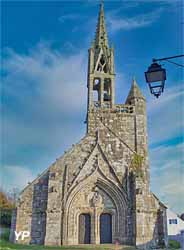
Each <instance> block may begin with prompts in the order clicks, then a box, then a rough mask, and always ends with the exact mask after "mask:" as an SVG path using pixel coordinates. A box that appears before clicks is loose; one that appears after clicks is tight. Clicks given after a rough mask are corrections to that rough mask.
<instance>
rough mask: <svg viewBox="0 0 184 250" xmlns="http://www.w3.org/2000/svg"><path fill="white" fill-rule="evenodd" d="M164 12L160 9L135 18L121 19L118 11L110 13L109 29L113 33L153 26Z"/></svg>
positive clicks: (108, 19)
mask: <svg viewBox="0 0 184 250" xmlns="http://www.w3.org/2000/svg"><path fill="white" fill-rule="evenodd" d="M162 11H163V9H162V8H159V9H156V10H154V11H152V12H149V13H144V14H141V15H137V16H133V17H119V16H118V15H117V13H116V12H117V11H116V12H111V13H109V15H108V18H107V22H108V25H109V29H110V31H112V32H116V31H119V30H131V29H136V28H141V27H145V26H149V25H151V24H152V23H154V22H155V21H156V20H157V19H158V18H159V17H160V15H161V13H162Z"/></svg>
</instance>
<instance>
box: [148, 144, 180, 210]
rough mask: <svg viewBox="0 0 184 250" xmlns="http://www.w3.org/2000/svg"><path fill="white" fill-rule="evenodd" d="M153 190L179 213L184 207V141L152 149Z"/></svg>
mask: <svg viewBox="0 0 184 250" xmlns="http://www.w3.org/2000/svg"><path fill="white" fill-rule="evenodd" d="M150 162H151V164H150V167H151V184H152V185H151V186H152V191H153V192H154V193H155V194H156V195H158V196H159V197H160V198H161V200H162V201H163V202H164V203H165V204H166V205H168V207H170V208H172V209H173V210H175V211H176V212H178V213H182V211H183V209H184V200H183V199H181V197H182V196H183V192H184V143H180V144H177V145H174V144H173V145H167V146H166V145H165V146H164V145H163V146H158V147H157V148H154V149H152V150H151V151H150Z"/></svg>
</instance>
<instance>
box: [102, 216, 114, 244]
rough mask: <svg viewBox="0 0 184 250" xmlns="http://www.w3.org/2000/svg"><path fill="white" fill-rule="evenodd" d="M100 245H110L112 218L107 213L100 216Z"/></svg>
mask: <svg viewBox="0 0 184 250" xmlns="http://www.w3.org/2000/svg"><path fill="white" fill-rule="evenodd" d="M100 243H101V244H104V243H112V216H111V214H108V213H103V214H101V215H100Z"/></svg>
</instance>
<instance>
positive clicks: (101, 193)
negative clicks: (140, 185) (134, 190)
mask: <svg viewBox="0 0 184 250" xmlns="http://www.w3.org/2000/svg"><path fill="white" fill-rule="evenodd" d="M82 213H83V214H84V213H85V214H90V215H91V243H92V244H100V215H101V214H102V213H109V214H111V215H112V242H115V240H116V239H118V240H119V242H121V243H126V239H127V235H126V234H127V232H126V218H127V201H126V198H125V195H124V193H123V190H121V189H120V188H119V187H117V186H116V185H115V184H114V183H111V182H109V181H107V180H103V179H101V178H97V179H95V180H94V179H93V178H92V176H90V177H88V178H87V179H86V180H84V181H83V182H82V183H80V184H79V185H78V186H76V187H75V188H74V190H73V191H72V192H71V193H70V194H69V196H68V199H67V202H66V205H65V213H64V221H63V235H62V236H63V244H67V245H72V244H79V241H78V239H79V234H78V227H79V216H80V214H82Z"/></svg>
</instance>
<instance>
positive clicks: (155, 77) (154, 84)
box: [145, 55, 184, 98]
mask: <svg viewBox="0 0 184 250" xmlns="http://www.w3.org/2000/svg"><path fill="white" fill-rule="evenodd" d="M183 56H184V55H178V56H172V57H165V58H160V59H153V63H152V64H151V65H150V66H149V67H148V70H147V71H146V72H145V78H146V82H147V83H148V86H149V89H150V92H151V94H153V95H154V96H156V98H158V97H159V96H160V95H161V93H162V92H163V91H164V85H165V80H166V70H165V69H164V68H162V66H161V65H160V64H158V63H157V62H159V61H164V60H165V61H167V62H170V63H173V64H175V65H177V66H180V67H184V66H183V65H181V64H178V63H175V62H172V61H169V60H168V59H172V58H176V57H183Z"/></svg>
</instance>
